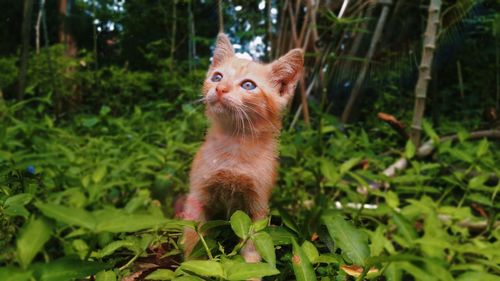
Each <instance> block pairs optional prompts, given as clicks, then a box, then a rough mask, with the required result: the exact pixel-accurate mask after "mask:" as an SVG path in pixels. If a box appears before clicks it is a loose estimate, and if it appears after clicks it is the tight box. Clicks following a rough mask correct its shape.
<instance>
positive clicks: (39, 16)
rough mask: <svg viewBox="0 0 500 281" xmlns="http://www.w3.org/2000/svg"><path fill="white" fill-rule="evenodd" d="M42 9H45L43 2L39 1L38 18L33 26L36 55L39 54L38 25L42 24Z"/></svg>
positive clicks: (42, 0)
mask: <svg viewBox="0 0 500 281" xmlns="http://www.w3.org/2000/svg"><path fill="white" fill-rule="evenodd" d="M43 9H45V0H40V8H39V9H38V16H37V18H36V25H35V33H36V36H35V40H36V41H35V42H36V44H35V46H36V53H37V54H39V53H40V24H41V22H42V15H43Z"/></svg>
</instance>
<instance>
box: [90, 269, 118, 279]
mask: <svg viewBox="0 0 500 281" xmlns="http://www.w3.org/2000/svg"><path fill="white" fill-rule="evenodd" d="M95 281H116V274H115V273H114V272H113V271H111V270H103V271H100V272H99V273H97V274H96V276H95Z"/></svg>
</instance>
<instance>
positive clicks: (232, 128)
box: [183, 33, 304, 262]
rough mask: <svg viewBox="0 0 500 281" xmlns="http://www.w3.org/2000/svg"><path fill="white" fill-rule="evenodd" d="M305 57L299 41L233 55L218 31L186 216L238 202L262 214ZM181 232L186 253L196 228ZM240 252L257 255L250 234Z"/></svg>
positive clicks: (217, 215)
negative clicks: (279, 49) (258, 53)
mask: <svg viewBox="0 0 500 281" xmlns="http://www.w3.org/2000/svg"><path fill="white" fill-rule="evenodd" d="M303 64H304V54H303V51H302V50H301V49H294V50H291V51H290V52H288V53H287V54H286V55H284V56H283V57H281V58H279V59H278V60H276V61H274V62H273V63H270V64H261V63H257V62H252V61H248V60H243V59H240V58H237V57H235V53H234V50H233V47H232V46H231V43H230V42H229V39H228V37H227V36H226V35H224V34H222V33H221V34H219V35H218V37H217V45H216V48H215V52H214V56H213V59H212V64H211V66H210V68H209V70H208V72H207V77H206V80H205V81H204V84H203V100H204V102H205V104H206V112H205V114H206V116H207V118H208V119H209V120H210V121H211V127H210V128H209V130H208V133H207V135H206V140H205V143H203V145H202V146H201V148H200V150H199V151H198V153H197V154H196V157H195V159H194V161H193V164H192V168H191V173H190V191H189V195H188V196H187V199H186V203H185V206H184V212H183V217H184V219H187V220H194V221H199V222H205V221H206V220H209V219H227V218H229V217H230V215H231V214H232V213H233V212H234V211H236V210H243V211H245V212H246V213H247V214H249V215H250V217H251V218H252V219H253V220H259V219H263V218H265V217H266V216H267V214H268V201H269V197H270V195H271V190H272V188H273V186H274V184H275V179H276V170H277V167H278V159H277V157H278V142H277V138H278V136H279V130H280V128H281V113H282V112H283V111H284V109H285V108H286V106H287V104H288V102H289V101H290V99H291V98H292V96H293V94H294V91H295V87H296V85H297V81H298V79H299V77H300V75H301V73H302V68H303ZM183 240H184V254H185V257H188V256H189V254H190V253H191V251H192V249H193V247H194V246H195V244H196V243H197V242H198V236H197V234H196V232H194V231H193V230H189V229H188V230H186V231H185V233H184V238H183ZM242 255H243V257H244V258H245V260H246V261H247V262H258V261H260V256H259V254H258V253H257V252H256V250H255V247H254V245H253V244H252V242H251V241H249V242H248V243H247V244H246V246H245V248H243V250H242Z"/></svg>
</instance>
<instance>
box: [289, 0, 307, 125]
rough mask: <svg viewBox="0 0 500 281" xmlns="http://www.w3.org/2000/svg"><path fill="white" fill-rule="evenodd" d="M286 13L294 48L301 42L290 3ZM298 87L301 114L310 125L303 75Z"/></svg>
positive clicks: (300, 45)
mask: <svg viewBox="0 0 500 281" xmlns="http://www.w3.org/2000/svg"><path fill="white" fill-rule="evenodd" d="M297 3H300V1H297ZM296 6H297V8H296V12H297V10H299V7H300V6H299V5H298V4H297V5H296ZM288 14H289V16H290V26H291V29H292V38H293V42H294V45H295V48H301V47H302V42H300V41H299V37H298V35H297V21H296V15H295V14H294V13H293V11H292V6H291V5H288ZM299 89H300V100H301V103H302V114H303V115H304V122H305V123H306V125H307V126H309V125H310V118H309V106H308V103H307V94H306V87H305V78H304V75H302V76H301V77H300V83H299Z"/></svg>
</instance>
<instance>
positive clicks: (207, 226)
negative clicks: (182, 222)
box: [200, 220, 229, 233]
mask: <svg viewBox="0 0 500 281" xmlns="http://www.w3.org/2000/svg"><path fill="white" fill-rule="evenodd" d="M228 224H229V223H228V222H227V221H223V220H214V221H207V222H206V223H204V224H202V225H201V227H200V232H202V233H204V232H207V231H209V230H210V229H212V228H217V227H219V226H225V225H228Z"/></svg>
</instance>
